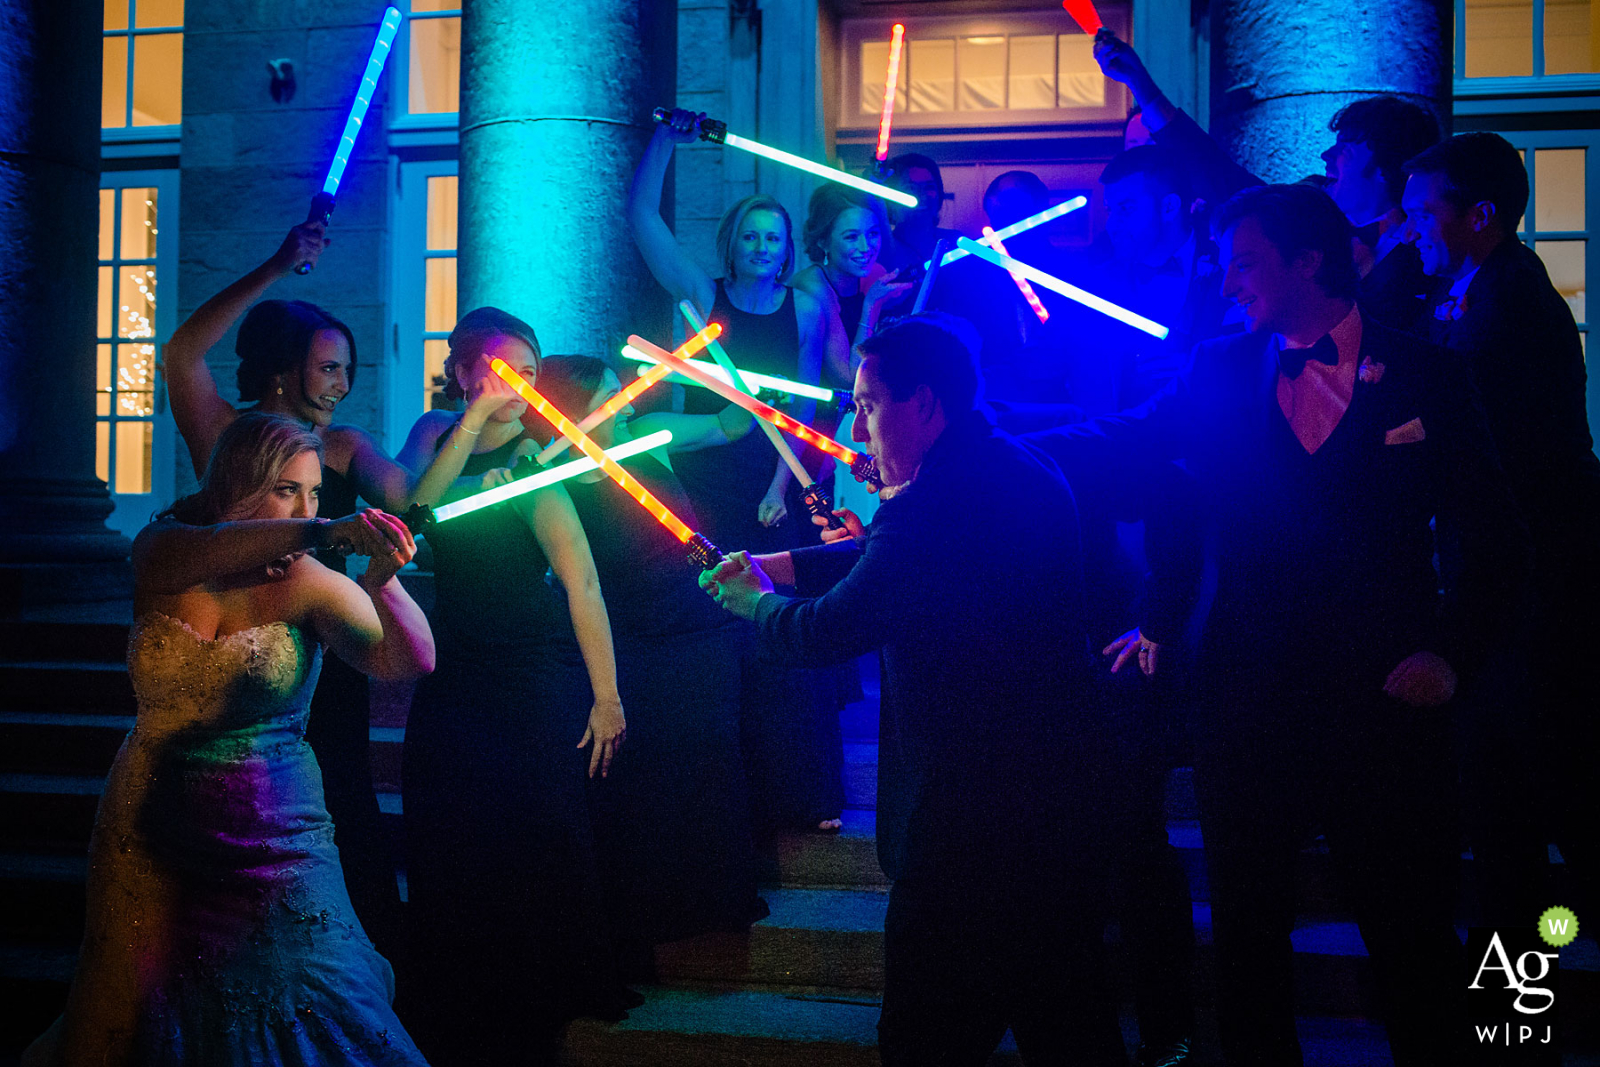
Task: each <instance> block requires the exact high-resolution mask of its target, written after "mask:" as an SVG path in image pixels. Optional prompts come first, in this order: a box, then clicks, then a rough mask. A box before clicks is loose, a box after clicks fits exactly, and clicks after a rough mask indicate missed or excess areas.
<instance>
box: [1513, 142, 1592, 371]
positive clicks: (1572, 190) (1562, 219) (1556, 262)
mask: <svg viewBox="0 0 1600 1067" xmlns="http://www.w3.org/2000/svg"><path fill="white" fill-rule="evenodd" d="M1588 154H1589V153H1588V149H1587V148H1536V149H1533V150H1532V151H1531V152H1530V151H1524V153H1523V158H1524V159H1528V157H1530V156H1531V157H1532V159H1531V161H1530V169H1531V170H1532V172H1533V173H1532V175H1531V178H1532V181H1531V183H1530V185H1531V190H1532V194H1533V195H1532V199H1531V200H1530V201H1529V203H1528V214H1527V216H1525V217H1524V218H1523V220H1522V232H1521V234H1520V236H1521V237H1522V239H1523V240H1524V241H1525V242H1527V243H1528V244H1529V245H1531V246H1532V247H1533V250H1534V251H1535V252H1537V253H1538V254H1539V258H1540V259H1542V260H1544V266H1545V270H1547V271H1549V272H1550V281H1551V283H1552V284H1553V285H1555V287H1556V289H1557V291H1558V292H1560V293H1561V296H1562V297H1563V298H1564V299H1565V300H1566V302H1567V306H1568V307H1570V308H1572V317H1573V318H1574V319H1576V320H1577V322H1578V327H1579V329H1580V330H1582V331H1583V334H1584V342H1585V347H1587V343H1588V328H1587V327H1588V319H1587V315H1588V299H1587V298H1588V288H1589V286H1588V274H1589V272H1588V259H1589V240H1588V238H1589V234H1588V222H1589V218H1588V210H1587V206H1586V203H1585V201H1586V200H1587V198H1588V185H1589V183H1588V173H1587V171H1588V165H1589V159H1588Z"/></svg>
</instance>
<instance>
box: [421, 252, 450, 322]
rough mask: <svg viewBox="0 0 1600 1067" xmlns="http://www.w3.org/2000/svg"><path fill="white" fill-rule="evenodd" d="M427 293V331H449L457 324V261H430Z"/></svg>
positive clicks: (425, 318) (425, 302) (424, 300)
mask: <svg viewBox="0 0 1600 1067" xmlns="http://www.w3.org/2000/svg"><path fill="white" fill-rule="evenodd" d="M427 262H428V276H427V285H428V289H427V293H426V295H425V296H424V298H423V306H424V307H425V308H426V311H425V312H424V314H423V326H422V328H423V329H425V330H449V329H451V328H452V327H454V326H455V324H456V260H455V257H454V256H450V257H448V258H445V259H430V260H428V261H427Z"/></svg>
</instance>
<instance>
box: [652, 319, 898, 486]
mask: <svg viewBox="0 0 1600 1067" xmlns="http://www.w3.org/2000/svg"><path fill="white" fill-rule="evenodd" d="M628 343H629V344H630V345H632V346H633V347H635V348H637V349H638V350H639V351H641V352H644V353H646V354H648V355H651V356H654V357H655V358H656V359H658V360H660V361H661V362H662V363H670V364H672V369H673V370H675V371H677V372H678V373H679V374H681V375H683V376H684V377H685V378H691V379H693V380H694V381H696V382H698V383H699V384H701V385H703V386H705V387H706V388H707V389H710V390H711V391H712V392H713V393H716V394H717V395H718V396H720V397H722V398H723V399H724V400H727V401H728V402H729V403H732V404H738V405H739V406H740V407H742V408H744V409H745V410H746V411H748V412H749V413H750V414H752V415H754V416H755V417H756V418H758V419H765V420H766V421H767V422H770V423H772V425H774V426H776V427H777V428H778V429H780V430H782V431H783V432H784V433H787V434H791V435H793V436H795V437H798V438H800V440H802V441H804V442H805V443H806V444H808V445H811V446H812V447H814V448H819V449H821V450H822V451H824V452H826V453H827V454H828V455H830V456H832V457H833V458H834V459H837V460H839V461H841V462H843V463H847V464H849V466H850V473H851V474H852V475H854V476H855V479H856V481H858V482H870V483H872V484H873V485H875V486H876V485H880V484H882V483H881V482H879V480H878V468H877V464H875V463H873V461H872V457H871V456H869V455H867V454H865V453H863V452H856V451H854V450H852V449H849V448H846V447H844V445H841V444H840V443H839V442H837V441H835V440H834V439H833V438H831V437H829V436H827V435H826V434H821V433H818V432H817V431H816V430H813V429H812V428H811V427H809V426H807V425H806V424H805V423H803V422H800V421H799V420H798V419H792V418H790V417H789V416H787V415H785V414H784V413H783V412H781V411H779V410H778V409H777V408H775V407H773V406H772V405H771V404H763V403H762V402H761V401H759V400H757V399H756V398H755V397H753V396H746V395H745V394H744V393H741V392H739V390H737V389H735V388H734V387H733V386H732V385H730V384H729V383H727V382H725V381H723V380H722V379H721V378H716V377H713V376H712V375H709V374H707V373H706V372H705V371H703V370H701V369H700V368H699V367H696V366H695V365H694V364H693V363H691V362H689V361H688V360H684V359H678V358H677V357H675V356H674V355H673V354H672V353H671V352H668V351H666V350H665V349H663V348H661V347H660V346H658V345H653V344H651V343H650V342H649V341H646V340H645V339H644V338H643V337H640V336H639V335H638V334H633V335H631V336H630V337H629V338H628Z"/></svg>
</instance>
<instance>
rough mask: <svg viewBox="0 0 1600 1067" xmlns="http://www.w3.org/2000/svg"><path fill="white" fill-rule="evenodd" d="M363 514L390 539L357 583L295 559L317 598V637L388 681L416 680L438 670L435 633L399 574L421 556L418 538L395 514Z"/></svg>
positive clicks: (313, 605) (313, 614)
mask: <svg viewBox="0 0 1600 1067" xmlns="http://www.w3.org/2000/svg"><path fill="white" fill-rule="evenodd" d="M360 517H361V518H363V519H364V520H365V521H366V524H367V527H368V528H369V529H370V530H371V531H372V532H373V534H374V535H375V536H376V537H379V538H382V539H383V542H384V543H383V544H381V545H379V546H376V547H375V548H374V550H373V553H374V554H373V556H372V560H371V562H369V563H368V564H367V569H366V572H365V573H364V574H362V575H361V577H360V578H358V579H357V580H356V581H354V582H352V581H350V579H348V578H346V577H345V576H344V575H342V574H336V573H334V572H333V571H330V570H328V569H327V568H326V567H324V566H322V564H321V563H319V562H317V561H316V560H313V559H310V558H309V557H306V558H303V559H299V560H296V561H295V564H294V566H295V568H296V571H295V574H296V575H297V576H300V577H302V578H303V580H304V581H305V582H306V586H307V590H308V592H309V595H310V599H311V602H310V604H309V610H308V612H307V614H308V615H309V616H310V620H311V624H312V626H313V627H314V628H315V629H316V631H317V636H318V637H320V638H321V639H322V640H323V641H325V642H326V643H327V644H328V647H329V648H331V649H333V652H334V654H335V655H337V656H338V657H339V658H340V659H342V660H344V661H345V662H346V663H348V664H350V665H351V666H352V667H354V668H356V670H358V671H360V672H362V673H363V674H366V675H368V676H370V677H373V678H380V679H383V680H384V681H390V682H410V681H415V680H416V679H418V678H420V677H422V676H423V675H424V674H428V673H429V672H431V671H432V670H433V666H434V648H433V631H432V630H430V629H429V628H428V620H427V618H426V617H425V616H424V615H423V614H422V609H421V608H419V607H417V604H416V601H414V600H412V599H411V596H410V594H409V593H407V592H406V591H405V589H404V587H402V586H401V584H400V579H399V578H397V577H395V575H396V573H397V572H398V571H399V570H400V568H401V567H404V566H405V565H406V564H407V563H408V562H410V560H411V557H412V556H414V555H415V554H416V551H417V545H416V542H415V541H414V540H412V537H411V532H410V531H409V530H407V529H406V527H405V524H404V523H402V522H401V521H400V520H399V519H397V518H395V517H394V516H393V515H385V514H384V513H382V512H380V511H377V510H369V511H367V512H366V513H365V514H364V515H362V516H360Z"/></svg>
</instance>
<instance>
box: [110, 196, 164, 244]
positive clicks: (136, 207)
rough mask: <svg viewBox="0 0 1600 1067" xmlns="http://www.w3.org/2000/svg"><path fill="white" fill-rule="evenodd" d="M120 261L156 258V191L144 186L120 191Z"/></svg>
mask: <svg viewBox="0 0 1600 1067" xmlns="http://www.w3.org/2000/svg"><path fill="white" fill-rule="evenodd" d="M121 237H122V247H121V248H120V249H119V250H118V252H117V255H118V256H120V257H121V258H122V259H154V258H156V191H155V190H154V189H152V188H147V187H145V186H137V187H130V188H127V189H124V190H122V234H121Z"/></svg>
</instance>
